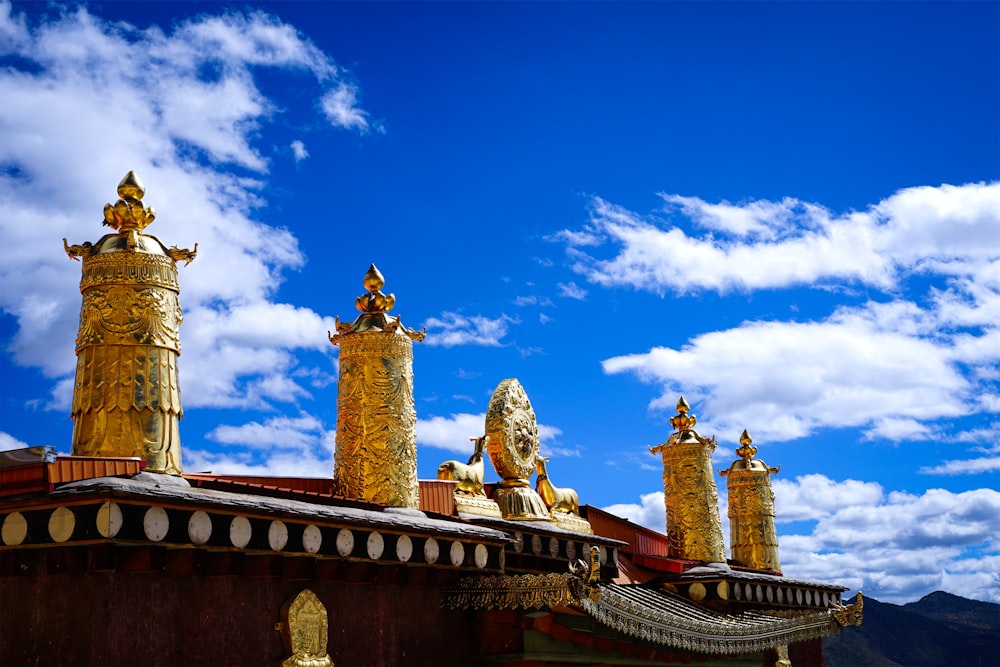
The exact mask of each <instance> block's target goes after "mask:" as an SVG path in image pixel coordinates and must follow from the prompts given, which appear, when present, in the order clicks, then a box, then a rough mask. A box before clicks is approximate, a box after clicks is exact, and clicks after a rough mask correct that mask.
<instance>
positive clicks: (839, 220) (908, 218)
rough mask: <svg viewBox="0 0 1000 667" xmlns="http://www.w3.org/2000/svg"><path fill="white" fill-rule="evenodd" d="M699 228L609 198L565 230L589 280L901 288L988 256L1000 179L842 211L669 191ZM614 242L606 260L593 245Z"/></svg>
mask: <svg viewBox="0 0 1000 667" xmlns="http://www.w3.org/2000/svg"><path fill="white" fill-rule="evenodd" d="M663 197H664V198H665V200H666V201H667V202H668V204H670V205H672V206H675V207H679V208H680V210H681V211H682V212H683V213H684V214H685V215H686V217H687V218H689V219H690V220H691V221H692V222H693V223H695V225H696V226H699V227H704V228H707V229H708V231H709V233H707V234H703V235H694V236H692V235H689V234H688V233H687V232H685V231H683V230H682V229H681V228H680V227H676V226H666V225H664V224H662V223H660V222H659V221H657V220H655V219H651V218H645V217H643V216H640V215H637V214H635V213H633V212H631V211H628V210H626V209H624V208H622V207H620V206H616V205H614V204H612V203H610V202H607V201H605V200H603V199H599V198H597V199H595V200H594V203H593V209H592V214H591V220H590V224H589V226H588V227H587V228H586V229H584V230H563V231H562V232H560V233H559V234H557V235H555V237H554V238H556V239H558V240H561V241H563V242H564V243H566V245H567V246H568V248H569V249H570V255H571V257H572V258H573V259H574V268H575V270H576V271H577V272H578V273H580V274H581V275H583V276H585V277H586V278H587V279H588V280H590V281H592V282H594V283H597V284H601V285H606V286H626V287H634V288H637V289H644V290H650V291H654V292H658V293H664V292H666V291H673V292H678V293H685V292H690V291H697V290H715V291H719V292H726V291H731V290H750V289H768V288H785V287H792V286H802V285H810V286H813V285H816V284H823V283H826V284H837V283H838V282H840V281H854V282H857V283H860V284H864V285H869V286H873V287H879V288H890V287H893V286H895V285H896V284H897V283H898V281H899V280H900V278H901V276H903V275H904V274H906V273H907V272H909V271H914V270H921V269H924V268H927V267H929V262H928V260H933V259H935V258H936V259H937V260H939V261H946V260H947V261H950V262H952V263H954V262H955V261H960V262H976V261H980V262H990V261H994V260H995V259H996V257H997V245H996V238H998V236H1000V212H998V211H1000V184H995V183H991V184H983V183H980V184H970V185H964V186H951V185H942V186H940V187H937V188H932V187H917V188H909V189H906V190H901V191H899V192H897V193H896V194H895V195H893V196H892V197H890V198H888V199H886V200H884V201H882V202H879V203H878V204H876V205H874V206H872V207H870V208H869V209H868V210H866V211H861V212H857V211H855V212H849V213H846V214H843V215H834V214H833V213H831V212H830V211H828V210H827V209H825V208H824V207H822V206H820V205H817V204H811V203H807V202H801V201H798V200H796V199H790V198H786V199H784V200H782V201H781V202H767V201H752V202H748V203H745V204H742V205H733V204H729V203H727V202H723V203H722V204H710V203H708V202H705V201H704V200H702V199H699V198H697V197H681V196H680V195H663ZM609 245H610V246H612V247H613V248H614V252H615V253H616V254H614V256H613V257H611V258H609V259H602V258H601V257H599V256H598V254H597V253H596V250H592V251H589V252H588V249H590V248H595V249H596V248H603V247H605V246H609Z"/></svg>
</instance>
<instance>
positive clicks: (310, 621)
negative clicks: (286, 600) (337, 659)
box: [279, 588, 333, 667]
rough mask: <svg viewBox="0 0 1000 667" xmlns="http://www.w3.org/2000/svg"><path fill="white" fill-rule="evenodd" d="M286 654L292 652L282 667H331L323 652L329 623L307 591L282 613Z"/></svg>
mask: <svg viewBox="0 0 1000 667" xmlns="http://www.w3.org/2000/svg"><path fill="white" fill-rule="evenodd" d="M282 612H283V613H282V617H283V618H282V622H281V623H280V624H279V627H280V628H281V629H282V630H283V632H282V637H283V639H284V641H285V650H286V651H289V652H291V654H292V655H290V656H289V657H288V658H286V659H285V661H284V662H282V663H281V664H282V667H333V660H331V659H330V656H329V654H328V653H327V652H326V647H327V641H328V634H329V620H328V618H327V614H326V607H324V606H323V603H322V602H320V601H319V598H318V597H316V594H315V593H313V592H312V591H311V590H309V589H308V588H307V589H305V590H304V591H302V592H301V593H299V594H298V595H296V596H295V599H294V600H292V602H291V604H289V605H288V606H287V607H286V608H285V609H283V610H282Z"/></svg>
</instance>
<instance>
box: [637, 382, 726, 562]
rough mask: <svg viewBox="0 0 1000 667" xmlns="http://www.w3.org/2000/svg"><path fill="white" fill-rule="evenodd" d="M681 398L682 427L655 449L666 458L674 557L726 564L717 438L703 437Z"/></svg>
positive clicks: (665, 480)
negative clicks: (716, 471)
mask: <svg viewBox="0 0 1000 667" xmlns="http://www.w3.org/2000/svg"><path fill="white" fill-rule="evenodd" d="M688 410H690V408H689V407H688V406H687V403H686V402H685V401H684V399H683V398H681V400H680V402H678V412H679V414H678V415H677V416H676V417H674V418H673V419H671V420H670V423H671V425H673V426H674V427H675V428H677V429H678V431H677V432H676V433H673V434H671V435H670V437H669V438H668V439H667V441H666V442H665V443H663V444H662V445H657V446H656V447H652V448H650V451H651V452H653V453H658V454H661V456H662V459H663V494H664V505H665V506H666V514H667V540H668V545H669V546H668V549H669V553H670V555H671V556H672V557H674V558H682V559H685V560H699V561H703V562H706V563H725V562H726V549H725V544H724V543H723V540H722V520H721V518H720V515H719V494H718V491H717V490H716V487H715V477H714V474H713V470H712V452H713V451H714V450H715V440H714V438H711V439H710V438H702V437H701V436H700V435H698V433H697V432H696V431H694V430H693V429H692V428H691V427H692V426H694V424H695V418H694V415H690V414H688Z"/></svg>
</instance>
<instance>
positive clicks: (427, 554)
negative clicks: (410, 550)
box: [424, 537, 441, 565]
mask: <svg viewBox="0 0 1000 667" xmlns="http://www.w3.org/2000/svg"><path fill="white" fill-rule="evenodd" d="M440 555H441V547H439V546H438V543H437V540H435V539H434V538H433V537H428V538H427V541H426V542H424V560H425V561H427V563H428V564H430V565H433V564H434V563H436V562H437V560H438V556H440Z"/></svg>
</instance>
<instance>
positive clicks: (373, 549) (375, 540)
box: [366, 533, 385, 560]
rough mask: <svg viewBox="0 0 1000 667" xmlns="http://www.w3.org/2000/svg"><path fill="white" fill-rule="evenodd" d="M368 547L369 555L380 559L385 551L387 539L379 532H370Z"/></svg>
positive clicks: (374, 558) (373, 558)
mask: <svg viewBox="0 0 1000 667" xmlns="http://www.w3.org/2000/svg"><path fill="white" fill-rule="evenodd" d="M366 548H367V549H368V557H369V558H371V559H372V560H378V559H379V558H381V557H382V552H383V551H385V540H384V539H382V535H381V534H379V533H369V535H368V544H367V545H366Z"/></svg>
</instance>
